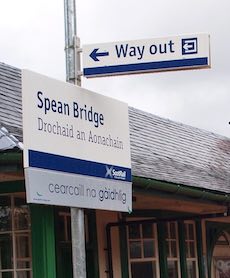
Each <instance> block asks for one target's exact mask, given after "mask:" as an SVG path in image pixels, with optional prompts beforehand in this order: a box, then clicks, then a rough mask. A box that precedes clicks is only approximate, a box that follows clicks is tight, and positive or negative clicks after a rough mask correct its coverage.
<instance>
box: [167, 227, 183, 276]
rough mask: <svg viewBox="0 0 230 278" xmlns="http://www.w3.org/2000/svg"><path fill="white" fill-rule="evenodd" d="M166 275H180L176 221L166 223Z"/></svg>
mask: <svg viewBox="0 0 230 278" xmlns="http://www.w3.org/2000/svg"><path fill="white" fill-rule="evenodd" d="M166 247H167V264H168V277H169V278H178V277H180V265H179V260H180V258H179V247H178V229H177V223H176V222H168V223H166Z"/></svg>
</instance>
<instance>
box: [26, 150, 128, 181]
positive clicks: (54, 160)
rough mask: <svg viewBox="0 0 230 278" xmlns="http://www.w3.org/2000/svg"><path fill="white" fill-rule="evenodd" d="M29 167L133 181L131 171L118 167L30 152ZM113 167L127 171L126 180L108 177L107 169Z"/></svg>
mask: <svg viewBox="0 0 230 278" xmlns="http://www.w3.org/2000/svg"><path fill="white" fill-rule="evenodd" d="M28 152H29V167H35V168H41V169H47V170H54V171H60V172H66V173H73V174H80V175H86V176H92V177H99V178H106V179H113V180H121V181H129V182H131V180H132V175H131V169H129V168H125V167H120V166H116V165H107V164H103V163H99V162H94V161H88V160H82V159H77V158H71V157H66V156H60V155H56V154H50V153H44V152H39V151H34V150H29V151H28ZM107 167H109V168H111V167H113V169H115V170H116V171H126V178H124V179H123V178H119V177H117V178H116V177H112V176H106V172H107V170H106V168H107Z"/></svg>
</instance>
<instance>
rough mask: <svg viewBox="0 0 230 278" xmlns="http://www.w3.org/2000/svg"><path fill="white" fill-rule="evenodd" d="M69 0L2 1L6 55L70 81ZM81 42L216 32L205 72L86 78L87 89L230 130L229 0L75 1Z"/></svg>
mask: <svg viewBox="0 0 230 278" xmlns="http://www.w3.org/2000/svg"><path fill="white" fill-rule="evenodd" d="M63 2H64V0H48V1H47V0H20V1H18V0H7V1H3V0H0V35H1V51H0V61H1V62H5V63H7V64H10V65H13V66H17V67H20V68H28V69H31V70H34V71H37V72H40V73H42V74H45V75H48V76H51V77H54V78H57V79H61V80H65V54H64V7H63V6H64V4H63ZM76 6H77V29H78V35H79V37H80V39H81V43H82V44H88V43H104V42H113V41H122V40H138V39H149V38H155V37H167V36H174V35H182V34H196V33H208V34H210V36H211V64H212V68H211V69H207V70H194V71H191V70H190V71H178V72H164V73H154V74H145V75H132V76H119V77H107V78H99V79H90V80H87V79H85V78H84V79H83V84H82V86H83V87H86V88H88V89H90V90H93V91H96V92H98V93H101V94H104V95H108V96H111V97H114V98H117V99H120V100H123V101H125V102H127V103H128V104H129V105H130V106H134V107H136V108H139V109H142V110H144V111H148V112H150V113H153V114H157V115H160V116H162V117H166V118H169V119H171V120H175V121H178V122H182V123H186V124H189V125H193V126H196V127H199V128H202V129H206V130H210V131H213V132H216V133H219V134H223V135H225V136H228V137H229V136H230V125H228V122H229V121H230V109H229V104H230V93H229V91H230V78H229V76H228V75H229V61H230V56H229V50H228V49H229V44H230V35H229V34H228V32H227V29H228V26H230V17H229V10H230V2H229V0H221V1H217V0H215V1H214V0H201V1H200V0H199V1H198V0H190V1H187V0H174V1H171V0H162V1H159V0H155V1H154V0H151V1H150V0H143V1H133V0H132V1H131V0H107V1H106V0H97V1H95V0H76Z"/></svg>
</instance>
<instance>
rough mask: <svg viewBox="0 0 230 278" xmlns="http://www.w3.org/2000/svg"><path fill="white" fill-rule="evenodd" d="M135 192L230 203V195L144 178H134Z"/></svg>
mask: <svg viewBox="0 0 230 278" xmlns="http://www.w3.org/2000/svg"><path fill="white" fill-rule="evenodd" d="M133 185H134V191H141V192H143V190H144V191H148V190H155V191H158V192H161V193H162V192H163V193H170V194H175V195H178V196H186V197H191V198H195V199H201V200H207V201H214V202H222V203H230V194H228V193H224V192H216V191H211V190H207V189H204V188H202V189H201V188H196V187H190V186H186V185H178V184H175V183H170V182H164V181H158V180H153V179H147V178H143V177H137V176H133Z"/></svg>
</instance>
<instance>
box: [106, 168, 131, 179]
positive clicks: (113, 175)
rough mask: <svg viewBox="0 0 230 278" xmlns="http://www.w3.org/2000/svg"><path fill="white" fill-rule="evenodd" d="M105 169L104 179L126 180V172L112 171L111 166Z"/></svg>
mask: <svg viewBox="0 0 230 278" xmlns="http://www.w3.org/2000/svg"><path fill="white" fill-rule="evenodd" d="M105 168H106V174H105V178H110V179H117V180H125V179H126V171H122V170H116V169H114V167H113V166H111V167H109V166H107V165H106V166H105Z"/></svg>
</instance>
